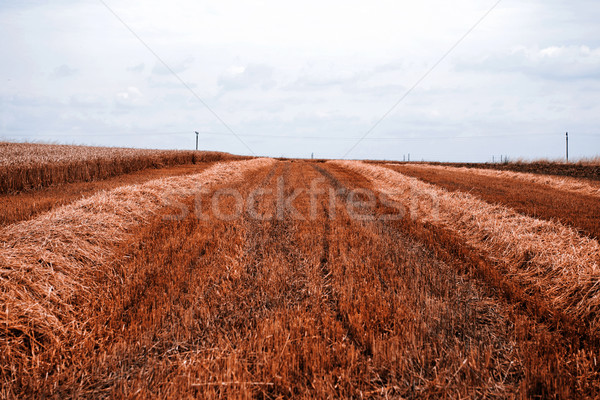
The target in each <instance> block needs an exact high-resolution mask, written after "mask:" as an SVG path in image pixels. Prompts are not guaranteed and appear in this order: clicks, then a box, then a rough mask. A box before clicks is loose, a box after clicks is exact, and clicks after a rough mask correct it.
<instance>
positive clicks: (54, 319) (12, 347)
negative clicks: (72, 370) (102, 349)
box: [0, 159, 272, 374]
mask: <svg viewBox="0 0 600 400" xmlns="http://www.w3.org/2000/svg"><path fill="white" fill-rule="evenodd" d="M271 163H272V160H269V159H256V160H250V161H238V162H230V163H222V164H217V165H215V166H214V167H212V168H209V169H208V170H206V171H204V172H202V173H200V174H196V175H190V176H184V177H171V178H164V179H159V180H155V181H150V182H147V183H145V184H142V185H134V186H125V187H121V188H118V189H114V190H112V191H109V192H101V193H98V194H96V195H94V196H91V197H89V198H86V199H83V200H80V201H78V202H75V203H73V204H70V205H67V206H63V207H60V208H57V209H55V210H53V211H51V212H49V213H46V214H43V215H41V216H39V217H38V218H35V219H32V220H29V221H24V222H21V223H17V224H13V225H9V226H7V227H4V228H2V229H1V230H0V240H1V241H2V243H3V245H2V248H1V249H0V264H1V265H2V271H1V275H0V283H1V287H2V292H1V293H0V296H1V299H2V304H3V305H4V307H5V312H4V313H2V316H1V317H0V320H1V323H2V326H3V331H2V339H3V340H2V348H3V355H2V357H3V358H2V360H3V364H5V365H10V366H12V367H11V369H9V370H4V369H3V371H2V372H3V374H6V373H8V374H14V373H16V371H14V370H12V368H15V367H21V368H23V367H26V366H25V365H22V364H21V365H19V363H20V362H21V361H23V358H26V359H28V360H29V361H30V362H35V359H36V353H38V354H39V353H40V352H43V351H44V349H46V348H48V346H49V347H50V348H52V347H53V346H59V347H60V346H61V344H62V343H63V342H64V341H69V340H73V339H74V338H77V337H85V336H86V334H87V333H88V332H89V331H90V330H93V329H95V327H94V326H92V325H90V321H89V320H88V319H87V318H82V317H84V316H85V313H86V309H85V307H84V305H83V304H82V303H84V304H85V303H86V301H87V300H88V299H90V298H91V297H93V296H94V294H95V293H96V289H97V281H96V279H97V277H98V275H101V274H103V273H106V272H107V270H110V268H111V261H112V260H113V258H114V256H115V253H114V249H115V245H116V244H118V242H120V241H122V240H125V239H126V238H127V236H128V235H129V234H130V233H131V231H132V230H133V229H135V227H137V226H139V225H141V224H143V223H145V222H147V221H148V220H149V218H151V217H152V216H153V214H155V213H156V212H157V211H158V210H159V209H160V208H161V207H164V206H165V205H169V203H170V202H172V201H173V200H174V198H175V197H177V196H184V195H188V196H189V195H191V194H192V193H195V192H197V191H198V190H199V189H200V188H201V187H203V186H211V185H215V184H218V183H220V182H227V181H232V180H233V181H235V180H239V179H242V178H243V176H244V173H245V172H248V171H252V170H255V169H260V168H264V167H265V166H268V165H269V164H271ZM28 354H30V355H29V356H28ZM31 355H33V359H31V358H30V357H31ZM11 360H12V361H11Z"/></svg>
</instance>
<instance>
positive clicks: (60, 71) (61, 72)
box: [50, 64, 77, 79]
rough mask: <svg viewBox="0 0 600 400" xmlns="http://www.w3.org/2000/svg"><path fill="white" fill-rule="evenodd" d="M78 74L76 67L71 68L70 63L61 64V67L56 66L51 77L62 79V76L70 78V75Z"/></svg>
mask: <svg viewBox="0 0 600 400" xmlns="http://www.w3.org/2000/svg"><path fill="white" fill-rule="evenodd" d="M76 74H77V70H76V69H75V68H71V67H69V66H68V65H65V64H63V65H61V66H59V67H56V68H54V71H52V75H50V76H51V78H53V79H60V78H68V77H70V76H74V75H76Z"/></svg>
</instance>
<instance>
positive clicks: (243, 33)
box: [0, 0, 600, 162]
mask: <svg viewBox="0 0 600 400" xmlns="http://www.w3.org/2000/svg"><path fill="white" fill-rule="evenodd" d="M496 3H497V0H455V1H452V2H448V1H445V0H424V1H420V2H415V1H404V0H402V1H400V0H394V1H387V0H386V1H380V0H374V1H371V2H365V1H353V0H349V1H348V0H346V1H327V0H320V1H313V0H306V1H302V2H290V1H270V0H265V1H254V2H242V1H230V0H220V1H192V0H172V1H169V2H166V1H156V0H147V1H144V2H139V1H130V0H121V1H117V0H84V1H71V0H54V1H52V2H47V1H37V0H19V1H14V0H2V1H1V2H0V37H2V40H0V57H1V59H2V62H1V63H0V79H1V81H2V85H0V140H16V141H24V140H26V141H41V142H53V143H67V144H86V145H100V146H120V147H143V148H161V149H193V148H194V147H195V140H196V135H195V133H194V132H195V131H198V132H199V143H200V149H203V150H218V151H227V152H231V153H237V154H249V155H262V156H273V157H280V156H284V157H306V158H309V157H311V155H314V157H315V158H353V159H364V158H367V159H389V160H403V159H407V157H408V156H409V154H410V159H411V160H415V161H420V160H426V161H427V160H437V161H475V162H485V161H491V160H492V157H494V159H495V160H497V159H498V158H499V157H500V156H501V155H502V156H504V157H508V158H509V159H513V160H515V159H538V158H550V159H560V158H561V157H564V154H565V132H567V131H568V132H569V155H570V158H571V159H578V158H584V157H588V158H589V157H594V156H598V155H600V24H598V23H597V21H599V20H600V2H598V1H595V0H575V1H559V0H531V1H527V2H523V1H517V0H501V1H500V2H499V3H497V4H496ZM361 139H362V140H361Z"/></svg>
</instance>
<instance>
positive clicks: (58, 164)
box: [0, 142, 242, 193]
mask: <svg viewBox="0 0 600 400" xmlns="http://www.w3.org/2000/svg"><path fill="white" fill-rule="evenodd" d="M241 158H242V157H238V156H233V155H231V154H228V153H219V152H195V151H177V150H144V149H129V148H113V147H87V146H67V145H51V144H33V143H6V142H4V143H0V193H10V192H17V191H22V190H27V189H35V188H41V187H47V186H53V185H58V184H62V183H70V182H80V181H92V180H98V179H105V178H108V177H112V176H116V175H120V174H124V173H128V172H133V171H138V170H141V169H145V168H160V167H164V166H172V165H179V164H190V163H196V162H208V161H223V160H233V159H241Z"/></svg>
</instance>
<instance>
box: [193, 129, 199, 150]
mask: <svg viewBox="0 0 600 400" xmlns="http://www.w3.org/2000/svg"><path fill="white" fill-rule="evenodd" d="M194 132H196V150H198V135H200V133H199V132H198V131H194Z"/></svg>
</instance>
